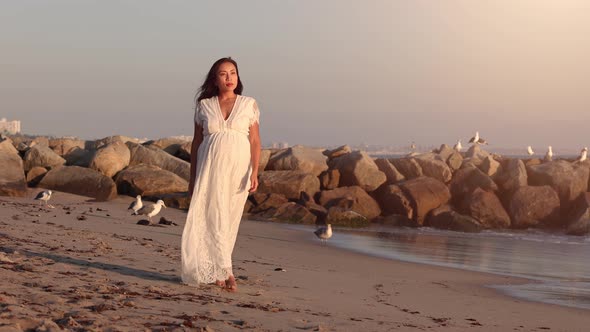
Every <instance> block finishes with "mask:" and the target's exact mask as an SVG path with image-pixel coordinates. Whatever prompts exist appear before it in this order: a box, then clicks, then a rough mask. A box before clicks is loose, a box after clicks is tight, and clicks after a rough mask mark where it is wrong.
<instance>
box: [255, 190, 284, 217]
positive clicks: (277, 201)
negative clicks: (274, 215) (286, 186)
mask: <svg viewBox="0 0 590 332" xmlns="http://www.w3.org/2000/svg"><path fill="white" fill-rule="evenodd" d="M262 196H264V198H263V199H262ZM253 200H254V201H255V202H256V205H255V206H254V207H253V208H252V210H251V211H250V212H251V213H262V212H267V211H268V210H271V209H272V210H273V211H276V210H277V209H278V208H279V207H281V206H282V205H283V204H285V203H287V202H288V201H289V200H288V199H287V197H285V196H283V195H281V194H275V193H269V194H264V193H257V194H256V197H255V198H254V199H253Z"/></svg>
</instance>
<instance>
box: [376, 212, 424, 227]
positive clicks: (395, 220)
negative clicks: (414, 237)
mask: <svg viewBox="0 0 590 332" xmlns="http://www.w3.org/2000/svg"><path fill="white" fill-rule="evenodd" d="M372 222H373V223H379V224H381V225H385V226H394V227H412V228H417V227H420V225H418V224H417V223H416V222H415V221H414V220H412V219H409V218H408V217H406V216H402V215H398V214H390V215H387V216H380V217H378V218H377V219H374V220H373V221H372Z"/></svg>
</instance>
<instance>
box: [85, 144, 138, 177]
mask: <svg viewBox="0 0 590 332" xmlns="http://www.w3.org/2000/svg"><path fill="white" fill-rule="evenodd" d="M130 159H131V152H130V151H129V148H128V147H127V145H125V144H124V143H123V142H118V141H115V142H113V143H111V144H108V145H105V146H102V147H101V148H99V149H98V150H96V153H95V154H94V157H93V158H92V161H91V162H90V166H89V167H90V168H91V169H94V170H96V171H98V172H100V173H102V174H104V175H106V176H108V177H110V178H111V177H113V176H115V174H117V173H118V172H119V171H121V170H123V169H124V168H125V167H127V166H129V161H130Z"/></svg>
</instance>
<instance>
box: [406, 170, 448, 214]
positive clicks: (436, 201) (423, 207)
mask: <svg viewBox="0 0 590 332" xmlns="http://www.w3.org/2000/svg"><path fill="white" fill-rule="evenodd" d="M399 186H400V188H401V189H402V191H403V192H404V194H406V197H407V198H408V199H409V200H410V204H411V205H412V209H413V210H414V214H413V216H412V220H414V221H416V222H417V223H418V224H419V225H423V224H424V219H425V218H426V215H427V214H428V213H429V212H430V211H431V210H433V209H436V208H437V207H439V206H441V205H444V204H447V203H448V202H449V200H450V199H451V194H450V192H449V189H448V188H447V186H445V184H444V183H442V182H441V181H439V180H436V179H434V178H431V177H426V176H423V177H419V178H416V179H412V180H408V181H405V182H403V183H400V184H399Z"/></svg>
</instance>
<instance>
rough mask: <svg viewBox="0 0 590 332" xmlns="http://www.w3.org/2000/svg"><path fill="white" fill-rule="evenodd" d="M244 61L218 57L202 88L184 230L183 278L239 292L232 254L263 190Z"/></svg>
mask: <svg viewBox="0 0 590 332" xmlns="http://www.w3.org/2000/svg"><path fill="white" fill-rule="evenodd" d="M242 90H243V85H242V81H241V80H240V76H239V73H238V65H237V63H236V62H235V61H234V60H233V59H231V58H222V59H219V60H217V61H216V62H215V63H214V64H213V66H212V67H211V69H210V70H209V74H208V75H207V78H206V79H205V83H203V85H202V86H201V88H200V90H199V95H198V98H197V102H196V104H197V106H196V109H195V134H194V138H193V144H192V148H191V177H190V181H189V188H188V190H189V194H192V198H191V204H190V207H189V211H188V215H187V218H186V224H185V226H184V231H183V233H182V281H183V282H184V283H186V284H189V285H197V284H199V283H212V282H215V283H216V284H217V285H218V286H220V287H224V288H226V289H227V290H230V291H236V290H237V284H236V279H235V278H234V276H233V272H232V261H231V254H232V251H233V248H234V244H235V242H236V236H237V234H238V226H239V225H240V219H241V218H242V213H243V210H244V204H245V203H246V199H247V198H248V192H254V191H256V189H257V188H258V162H259V159H260V135H259V128H258V118H259V111H258V106H257V105H256V101H255V100H254V99H253V98H250V97H246V96H242V95H240V94H241V93H242Z"/></svg>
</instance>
